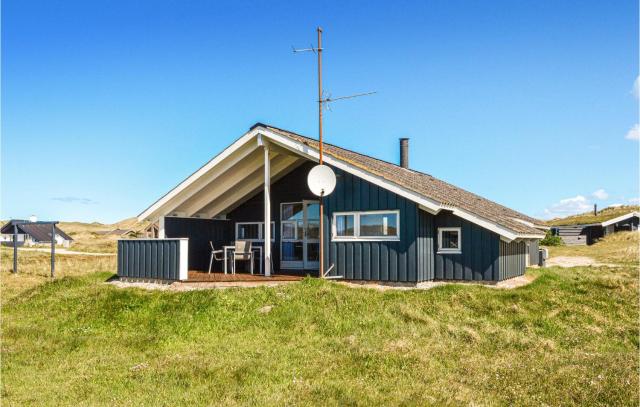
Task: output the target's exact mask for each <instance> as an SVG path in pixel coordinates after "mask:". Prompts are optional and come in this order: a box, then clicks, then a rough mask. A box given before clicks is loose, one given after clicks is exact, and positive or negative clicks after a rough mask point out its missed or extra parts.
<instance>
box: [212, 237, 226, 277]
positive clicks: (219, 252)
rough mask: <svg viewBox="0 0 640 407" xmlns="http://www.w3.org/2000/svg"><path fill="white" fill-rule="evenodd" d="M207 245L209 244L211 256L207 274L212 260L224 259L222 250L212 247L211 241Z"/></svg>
mask: <svg viewBox="0 0 640 407" xmlns="http://www.w3.org/2000/svg"><path fill="white" fill-rule="evenodd" d="M209 246H211V256H209V274H211V266H213V261H214V260H215V261H226V259H225V258H224V250H216V249H215V248H214V247H213V242H209ZM223 264H224V263H223Z"/></svg>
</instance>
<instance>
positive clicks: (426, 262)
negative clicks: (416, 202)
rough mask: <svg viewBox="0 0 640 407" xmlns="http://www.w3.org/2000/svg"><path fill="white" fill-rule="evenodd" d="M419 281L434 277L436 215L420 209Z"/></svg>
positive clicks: (418, 231) (418, 230)
mask: <svg viewBox="0 0 640 407" xmlns="http://www.w3.org/2000/svg"><path fill="white" fill-rule="evenodd" d="M417 228H418V229H417V238H416V239H417V240H416V244H417V248H418V281H429V280H433V278H434V260H435V257H434V253H435V246H434V244H433V243H434V236H435V235H434V216H433V215H431V214H429V213H427V212H425V211H423V210H420V209H418V225H417Z"/></svg>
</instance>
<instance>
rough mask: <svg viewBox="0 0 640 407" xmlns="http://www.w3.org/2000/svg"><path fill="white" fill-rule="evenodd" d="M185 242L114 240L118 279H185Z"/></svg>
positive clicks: (186, 245) (181, 240)
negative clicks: (116, 246)
mask: <svg viewBox="0 0 640 407" xmlns="http://www.w3.org/2000/svg"><path fill="white" fill-rule="evenodd" d="M188 256H189V239H121V240H118V277H120V278H123V279H132V280H163V281H184V280H186V279H187V278H188Z"/></svg>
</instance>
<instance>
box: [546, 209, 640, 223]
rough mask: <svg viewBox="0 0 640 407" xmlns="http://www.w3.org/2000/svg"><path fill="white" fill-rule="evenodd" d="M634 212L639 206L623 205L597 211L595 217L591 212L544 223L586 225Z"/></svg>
mask: <svg viewBox="0 0 640 407" xmlns="http://www.w3.org/2000/svg"><path fill="white" fill-rule="evenodd" d="M634 211H636V212H638V211H640V206H637V205H623V206H615V207H609V208H604V209H602V210H600V211H598V213H597V214H596V215H594V214H593V211H591V212H586V213H582V214H579V215H573V216H568V217H566V218H556V219H552V220H550V221H547V222H546V223H547V225H549V226H568V225H586V224H590V223H600V222H605V221H607V220H609V219H613V218H617V217H618V216H622V215H625V214H627V213H629V212H634Z"/></svg>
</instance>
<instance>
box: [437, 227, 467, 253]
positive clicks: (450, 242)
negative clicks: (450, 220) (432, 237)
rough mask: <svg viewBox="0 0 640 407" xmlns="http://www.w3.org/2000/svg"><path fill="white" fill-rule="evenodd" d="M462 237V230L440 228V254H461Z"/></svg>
mask: <svg viewBox="0 0 640 407" xmlns="http://www.w3.org/2000/svg"><path fill="white" fill-rule="evenodd" d="M461 236H462V233H461V231H460V228H438V252H439V253H461V252H462V245H461V242H462V239H461Z"/></svg>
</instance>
